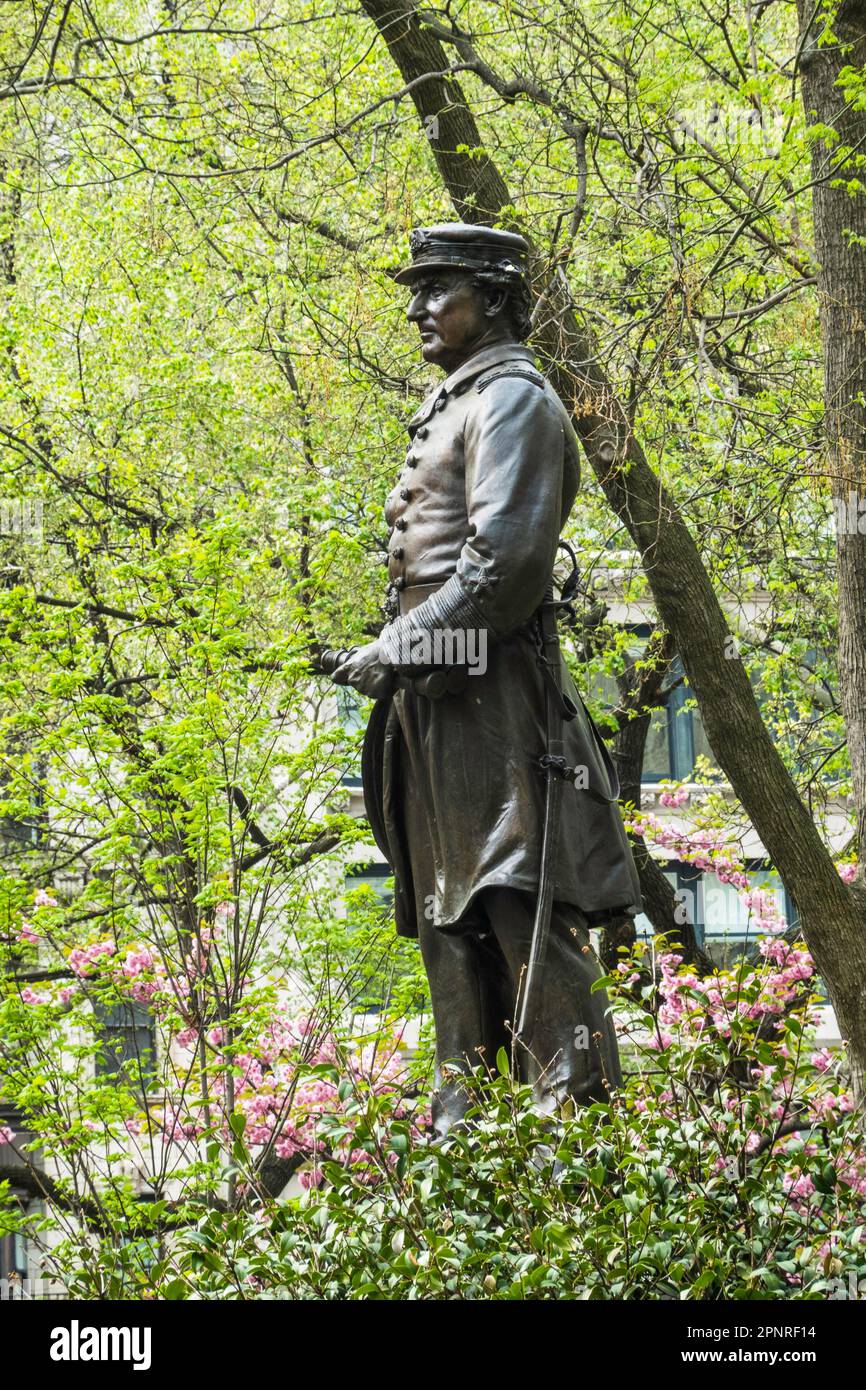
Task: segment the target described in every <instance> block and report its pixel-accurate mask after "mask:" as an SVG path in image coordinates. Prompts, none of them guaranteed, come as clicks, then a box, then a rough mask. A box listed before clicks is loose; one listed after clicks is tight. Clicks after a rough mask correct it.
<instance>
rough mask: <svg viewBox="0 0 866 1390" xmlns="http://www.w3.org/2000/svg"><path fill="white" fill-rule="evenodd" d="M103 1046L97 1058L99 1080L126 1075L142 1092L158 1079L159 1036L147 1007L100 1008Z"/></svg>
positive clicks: (129, 1003)
mask: <svg viewBox="0 0 866 1390" xmlns="http://www.w3.org/2000/svg"><path fill="white" fill-rule="evenodd" d="M96 1015H97V1019H98V1026H99V1035H100V1041H101V1046H100V1050H99V1052H98V1053H97V1054H96V1074H97V1076H116V1075H117V1074H118V1073H119V1072H121V1071H123V1072H125V1073H126V1074H127V1075H128V1076H130V1077H131V1078H132V1079H133V1081H134V1082H137V1084H138V1085H139V1086H141V1087H142V1088H144V1087H146V1086H148V1085H149V1084H150V1083H151V1082H152V1081H153V1078H154V1063H155V1050H156V1048H155V1035H154V1026H153V1016H152V1014H151V1013H150V1011H149V1009H147V1008H146V1007H145V1005H144V1004H138V1003H136V1002H134V1001H133V1000H124V1001H123V1003H120V1004H115V1005H113V1006H112V1007H111V1008H97V1010H96Z"/></svg>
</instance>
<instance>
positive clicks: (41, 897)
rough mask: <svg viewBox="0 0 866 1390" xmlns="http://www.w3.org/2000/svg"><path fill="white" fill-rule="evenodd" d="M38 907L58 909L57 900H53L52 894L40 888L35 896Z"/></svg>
mask: <svg viewBox="0 0 866 1390" xmlns="http://www.w3.org/2000/svg"><path fill="white" fill-rule="evenodd" d="M33 902H34V904H35V905H36V907H56V906H57V899H56V898H52V896H51V894H50V893H46V891H45V889H44V888H38V889H37V890H36V893H35V894H34V896H33Z"/></svg>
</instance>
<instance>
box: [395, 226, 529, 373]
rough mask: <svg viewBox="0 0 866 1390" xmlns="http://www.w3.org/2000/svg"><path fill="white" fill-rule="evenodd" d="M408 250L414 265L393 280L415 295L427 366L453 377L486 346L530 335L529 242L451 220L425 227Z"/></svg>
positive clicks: (414, 315)
mask: <svg viewBox="0 0 866 1390" xmlns="http://www.w3.org/2000/svg"><path fill="white" fill-rule="evenodd" d="M409 245H410V249H411V251H412V262H411V264H410V265H407V266H404V267H402V269H400V270H398V271H397V272H396V274H395V275H394V279H395V280H396V281H397V282H398V284H402V285H408V286H409V287H410V289H411V291H412V299H411V302H410V304H409V308H408V310H407V316H408V318H409V320H410V321H411V322H412V323H416V324H417V325H418V330H419V332H420V334H421V352H422V355H423V357H424V360H425V362H433V363H435V364H436V366H438V367H442V368H443V369H444V370H445V371H446V372H452V371H454V370H455V369H456V368H457V367H459V366H460V365H461V363H462V362H464V361H466V359H467V358H468V357H471V356H472V355H473V353H475V352H477V351H479V349H481V348H483V347H489V346H492V345H493V344H494V343H500V342H514V341H517V342H523V340H524V339H525V338H527V337H528V336H529V332H530V327H531V322H530V312H531V303H532V301H531V296H530V293H529V287H528V283H527V274H526V258H527V254H528V251H529V247H528V245H527V243H526V241H525V240H524V239H523V237H522V236H517V235H516V234H515V233H514V232H500V231H497V230H495V229H494V228H492V227H480V226H472V225H470V224H468V223H464V222H452V223H445V224H443V225H442V226H438V227H422V228H419V229H418V230H417V231H414V232H412V234H411V236H410V238H409Z"/></svg>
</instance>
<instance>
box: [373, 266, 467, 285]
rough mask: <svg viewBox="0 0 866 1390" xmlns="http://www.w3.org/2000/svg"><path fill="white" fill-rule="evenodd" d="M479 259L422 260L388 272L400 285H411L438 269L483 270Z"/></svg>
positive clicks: (433, 273)
mask: <svg viewBox="0 0 866 1390" xmlns="http://www.w3.org/2000/svg"><path fill="white" fill-rule="evenodd" d="M481 269H482V265H481V263H480V262H478V261H421V262H419V264H418V265H404V266H401V267H400V269H399V270H389V271H388V274H389V275H390V276H391V279H392V280H395V281H396V282H397V284H398V285H411V283H412V281H413V280H420V279H421V278H422V276H424V275H435V274H436V272H437V271H438V270H470V271H471V270H481Z"/></svg>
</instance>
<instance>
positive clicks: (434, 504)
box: [334, 223, 640, 1134]
mask: <svg viewBox="0 0 866 1390" xmlns="http://www.w3.org/2000/svg"><path fill="white" fill-rule="evenodd" d="M411 249H412V262H411V264H410V265H408V266H406V267H404V268H403V269H402V270H400V271H398V272H397V274H396V275H395V277H394V278H395V279H396V280H397V281H398V282H399V283H401V284H407V285H409V286H410V288H411V292H412V300H411V303H410V305H409V309H408V311H407V313H408V318H409V320H410V321H411V322H412V323H414V324H416V325H417V327H418V331H419V334H420V337H421V352H422V356H423V357H424V360H425V361H426V362H430V363H434V364H435V365H436V366H437V367H440V368H441V369H442V370H443V371H444V372H445V373H446V376H445V380H444V381H443V382H442V383H441V384H440V385H438V386H437V387H436V389H435V390H434V391H432V392H431V394H430V395H429V396H428V397H427V399H426V400H425V401H424V404H423V405H422V406H421V408H420V409H419V410H418V411H417V412H416V414H415V415H414V417H413V418H412V420H411V421H410V422H409V426H408V430H409V436H410V445H409V450H408V453H407V455H406V461H405V466H404V468H403V471H402V473H401V475H400V478H399V481H398V483H397V485H396V487H395V488H394V490H393V492H392V493H391V495H390V497H389V498H388V501H387V505H386V509H385V515H386V519H387V521H388V524H389V526H390V528H391V535H390V540H389V558H388V563H389V575H390V586H389V599H390V607H389V610H388V611H389V616H390V618H391V621H390V622H389V623H388V624H387V625H386V626H385V627H384V629H383V631H382V633H381V635H380V637H379V638H378V639H377V640H376V641H374V642H370V643H369V644H367V645H366V646H363V647H361V648H357V649H352V650H351V651H350V652H347V653H343V654H341V658H339V659H338V660H339V664H338V665H337V668H336V670H335V672H334V679H335V680H336V681H337V682H339V683H342V684H346V683H347V684H350V685H352V686H354V687H355V688H356V689H357V690H359V691H362V692H363V693H364V694H366V695H369V696H372V697H373V698H374V699H375V701H376V703H375V705H374V707H373V712H372V714H371V718H370V723H369V726H368V730H367V736H366V740H365V748H364V769H363V770H364V793H365V802H366V806H367V812H368V815H369V818H370V822H371V825H372V827H373V831H374V835H375V837H376V841H377V843H378V845H379V847H380V849H381V850H382V852H383V854H384V855H385V856H386V858H387V860H388V862H389V864H390V865H391V867H392V869H393V871H394V876H395V889H396V903H395V907H396V920H397V931H398V932H399V933H401V934H402V935H405V936H417V937H418V939H419V942H420V947H421V952H422V956H423V960H424V965H425V969H426V971H427V976H428V979H429V982H430V993H431V999H432V1006H433V1015H434V1021H435V1025H436V1039H437V1046H436V1053H437V1091H436V1093H435V1095H434V1100H433V1120H434V1127H435V1129H436V1130H437V1132H439V1133H440V1134H442V1133H445V1132H447V1130H448V1129H449V1128H450V1126H451V1125H452V1124H454V1123H455V1121H457V1120H459V1119H461V1118H462V1116H463V1114H464V1113H465V1110H466V1108H467V1104H468V1101H467V1096H466V1092H465V1091H464V1089H463V1087H462V1085H461V1084H460V1077H459V1074H455V1073H453V1072H451V1071H450V1070H449V1074H448V1075H447V1076H443V1071H442V1068H443V1066H444V1064H445V1063H453V1064H454V1066H455V1067H459V1068H461V1069H462V1070H463V1071H464V1072H465V1071H466V1069H467V1067H469V1068H474V1067H477V1066H478V1065H479V1064H480V1063H482V1062H483V1063H484V1064H485V1065H486V1066H487V1067H490V1068H492V1067H494V1066H495V1059H496V1053H497V1050H498V1049H499V1048H500V1047H505V1048H506V1049H510V1048H511V1047H512V1040H513V1037H514V1033H515V1031H517V1021H518V1018H519V1019H520V1024H521V1026H520V1030H519V1036H518V1045H517V1046H516V1049H515V1052H516V1055H517V1058H518V1063H519V1070H520V1075H521V1076H522V1078H523V1079H525V1080H527V1081H530V1082H531V1083H532V1084H533V1085H534V1087H535V1088H536V1094H537V1096H538V1100H539V1103H540V1104H541V1105H542V1106H543V1107H544V1108H545V1109H547V1110H550V1111H553V1110H555V1109H556V1107H557V1106H558V1105H560V1104H561V1103H563V1102H565V1101H567V1100H569V1099H572V1100H574V1101H577V1102H584V1103H585V1102H589V1101H591V1100H594V1099H606V1098H607V1095H608V1089H609V1088H610V1087H614V1086H616V1085H618V1084H619V1083H620V1082H621V1072H620V1065H619V1057H618V1052H617V1045H616V1037H615V1033H614V1029H613V1025H612V1021H611V1019H610V1017H609V1013H608V1009H609V1005H608V1001H607V998H606V996H605V994H604V993H603V992H596V993H591V992H590V991H591V986H592V984H593V981H595V980H597V979H598V978H599V975H600V968H599V964H598V961H597V958H596V957H595V955H594V953H593V950H592V947H591V945H590V938H589V930H588V928H589V924H590V922H591V921H592V920H595V919H598V918H601V917H603V916H604V915H606V914H607V913H611V914H613V913H616V914H622V913H625V914H635V913H636V912H638V911H640V892H639V887H638V880H637V875H636V871H635V868H634V864H633V861H632V857H631V853H630V850H629V847H628V841H627V839H626V836H625V832H624V829H623V826H622V822H621V819H620V815H619V811H618V807H617V804H616V791H617V787H616V777H615V773H614V772H613V767H612V764H611V761H610V758H609V755H608V753H607V749H606V747H605V745H604V744H603V743H602V741H601V739H600V736H599V735H598V733H597V731H596V730H595V726H594V725H593V724H592V722H591V720H590V719H589V716H588V714H587V712H586V710H585V708H584V706H583V704H582V702H581V700H580V697H579V696H578V694H577V691H576V689H575V687H574V685H573V682H572V681H571V678H570V676H569V674H568V671H567V668H566V667H565V663H564V662H563V660H562V657H561V655H560V651H559V644H558V639H557V635H556V624H555V616H554V613H555V606H556V605H555V601H554V600H553V590H552V575H553V569H554V562H555V560H556V558H557V548H558V544H559V535H560V531H561V529H562V527H563V525H564V523H565V521H566V519H567V517H568V514H569V511H570V509H571V506H572V503H573V501H574V498H575V495H576V493H577V489H578V483H579V472H580V470H579V458H578V445H577V440H576V437H575V435H574V432H573V430H572V428H571V424H570V421H569V418H568V415H567V413H566V410H565V408H564V406H563V405H562V402H561V401H560V399H559V397H558V396H557V395H556V393H555V391H554V390H553V389H552V388H551V386H550V385H549V384H548V383H547V382H546V380H545V379H544V377H543V376H542V374H541V373H540V372H539V370H538V369H537V367H536V366H535V362H534V357H533V354H532V352H531V351H530V350H529V349H528V348H526V347H524V346H522V341H523V340H524V339H525V338H526V337H527V336H528V333H529V328H530V308H531V299H530V294H529V290H528V284H527V274H526V257H527V252H528V247H527V243H526V242H525V240H524V239H523V238H522V237H520V236H517V235H515V234H513V233H509V232H502V231H495V230H492V229H490V228H488V227H481V226H470V225H465V224H461V223H457V224H446V225H444V226H439V227H430V228H426V229H423V230H420V231H417V232H414V233H413V234H412V238H411ZM437 639H440V640H438V646H437ZM531 957H532V966H531V970H530V973H531V975H532V982H531V984H530V985H529V989H528V990H527V978H526V977H527V970H528V967H529V966H530V958H531ZM530 995H531V1000H532V1002H531V1005H530V1002H529V996H530ZM521 1001H522V1004H523V1007H522V1008H521Z"/></svg>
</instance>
